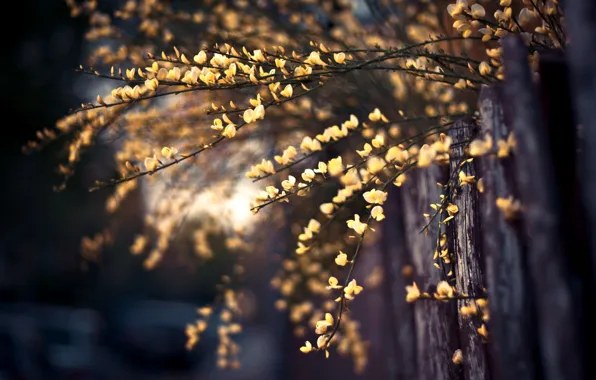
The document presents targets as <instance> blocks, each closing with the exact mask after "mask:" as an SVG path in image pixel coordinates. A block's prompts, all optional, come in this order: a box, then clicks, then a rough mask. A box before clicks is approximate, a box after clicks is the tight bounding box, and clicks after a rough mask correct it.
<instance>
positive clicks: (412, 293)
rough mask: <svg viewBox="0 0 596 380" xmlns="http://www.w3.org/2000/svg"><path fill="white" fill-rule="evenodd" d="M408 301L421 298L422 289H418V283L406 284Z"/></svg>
mask: <svg viewBox="0 0 596 380" xmlns="http://www.w3.org/2000/svg"><path fill="white" fill-rule="evenodd" d="M406 292H407V293H406V302H415V301H416V300H418V298H420V289H418V285H416V283H415V282H414V283H412V285H409V286H406Z"/></svg>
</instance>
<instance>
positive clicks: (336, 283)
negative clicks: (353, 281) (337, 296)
mask: <svg viewBox="0 0 596 380" xmlns="http://www.w3.org/2000/svg"><path fill="white" fill-rule="evenodd" d="M341 288H342V286H341V285H339V281H338V280H337V278H335V277H333V276H331V277H329V286H327V289H341Z"/></svg>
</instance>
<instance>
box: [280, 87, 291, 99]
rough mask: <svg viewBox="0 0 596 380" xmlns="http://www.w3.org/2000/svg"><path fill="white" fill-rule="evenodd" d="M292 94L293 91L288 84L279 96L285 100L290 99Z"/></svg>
mask: <svg viewBox="0 0 596 380" xmlns="http://www.w3.org/2000/svg"><path fill="white" fill-rule="evenodd" d="M293 93H294V89H293V88H292V85H291V84H289V85H287V86H286V87H285V88H284V89H283V90H282V91H281V92H280V94H281V95H282V96H285V97H286V98H291V97H292V94H293Z"/></svg>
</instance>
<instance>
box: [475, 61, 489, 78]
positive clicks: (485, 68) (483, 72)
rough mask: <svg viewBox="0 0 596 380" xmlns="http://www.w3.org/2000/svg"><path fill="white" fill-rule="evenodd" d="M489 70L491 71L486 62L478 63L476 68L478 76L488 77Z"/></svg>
mask: <svg viewBox="0 0 596 380" xmlns="http://www.w3.org/2000/svg"><path fill="white" fill-rule="evenodd" d="M491 70H492V68H491V67H490V65H489V64H488V62H486V61H482V62H480V65H479V66H478V71H479V72H480V75H488V74H490V72H491Z"/></svg>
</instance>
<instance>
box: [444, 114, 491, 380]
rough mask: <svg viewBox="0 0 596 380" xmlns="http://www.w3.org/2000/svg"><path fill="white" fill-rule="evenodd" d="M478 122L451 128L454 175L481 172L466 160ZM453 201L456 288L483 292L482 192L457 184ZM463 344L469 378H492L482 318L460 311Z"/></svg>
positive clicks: (460, 303) (464, 302)
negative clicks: (468, 144) (481, 328)
mask: <svg viewBox="0 0 596 380" xmlns="http://www.w3.org/2000/svg"><path fill="white" fill-rule="evenodd" d="M477 131H478V126H477V125H476V123H475V122H474V120H472V119H462V120H458V121H457V122H456V123H455V125H454V128H451V129H450V130H449V136H450V137H451V138H452V144H453V149H452V153H451V161H450V168H449V170H450V178H455V179H456V181H457V175H458V173H459V172H460V171H461V170H464V171H465V173H466V174H467V175H472V176H477V174H478V173H477V170H476V161H473V162H471V163H468V164H465V166H464V167H462V166H461V163H462V162H463V161H464V160H466V159H467V156H466V155H465V153H464V147H465V146H466V145H465V142H466V141H469V140H471V139H473V138H474V137H475V136H476V135H477ZM451 194H452V203H453V204H454V205H456V206H457V207H458V210H459V212H458V213H457V214H456V215H455V218H454V219H453V221H452V222H451V223H450V226H449V235H448V239H449V247H450V250H451V252H452V255H453V256H454V257H455V276H456V289H457V291H458V292H459V293H462V294H467V295H471V296H483V295H484V292H483V289H484V287H485V286H484V277H483V268H482V267H483V261H482V257H481V251H482V248H481V235H480V232H481V229H480V218H479V213H480V212H479V204H478V192H477V191H476V189H475V188H473V187H472V186H471V185H465V186H463V187H455V188H454V190H453V191H452V192H451ZM470 302H474V301H470V300H460V301H458V309H459V308H461V307H462V306H467V305H469V304H470ZM458 322H459V329H460V344H461V350H462V353H463V358H464V361H463V370H464V377H465V378H466V379H468V380H483V379H488V378H489V370H488V358H487V355H486V347H485V343H484V342H483V338H482V337H481V336H480V334H478V331H477V329H478V328H479V327H480V326H481V323H480V321H479V320H478V318H470V317H465V316H462V315H461V314H459V313H458Z"/></svg>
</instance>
